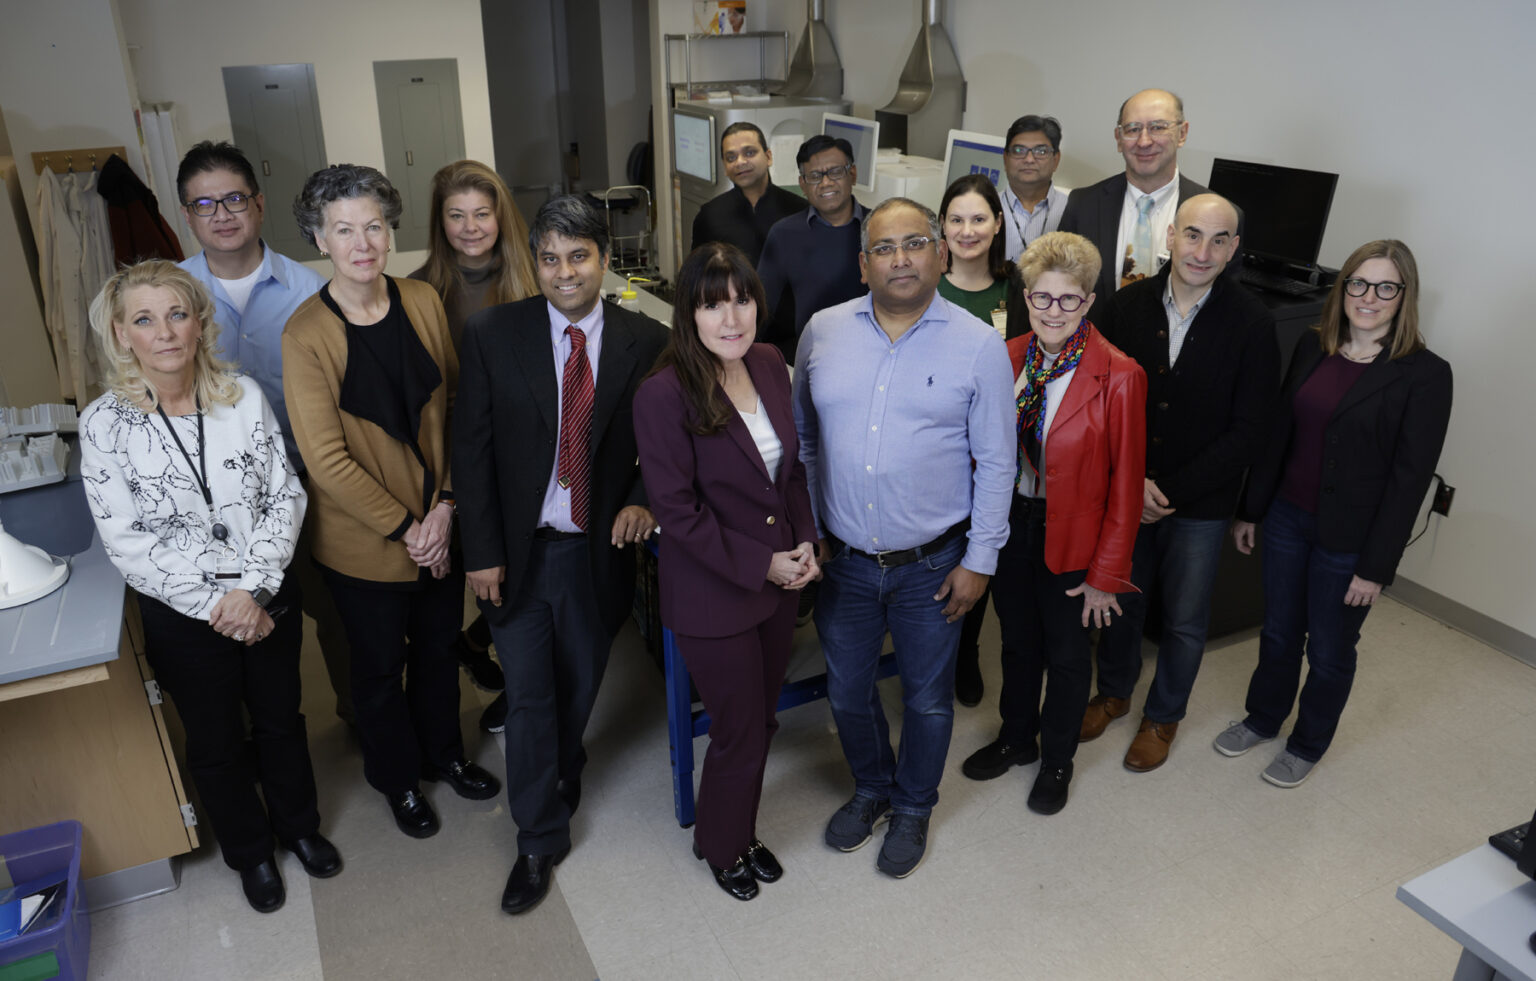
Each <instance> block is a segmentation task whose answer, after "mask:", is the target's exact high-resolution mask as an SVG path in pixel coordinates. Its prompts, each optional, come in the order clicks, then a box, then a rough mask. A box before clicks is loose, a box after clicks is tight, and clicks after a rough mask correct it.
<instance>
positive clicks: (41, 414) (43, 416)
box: [0, 402, 80, 436]
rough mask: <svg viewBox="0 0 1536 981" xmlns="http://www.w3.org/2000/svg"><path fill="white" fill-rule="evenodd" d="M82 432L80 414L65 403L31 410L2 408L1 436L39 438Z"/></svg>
mask: <svg viewBox="0 0 1536 981" xmlns="http://www.w3.org/2000/svg"><path fill="white" fill-rule="evenodd" d="M79 431H80V414H79V413H78V412H76V411H75V407H74V406H72V405H66V404H64V403H63V402H42V403H39V404H37V405H34V406H32V407H31V408H27V409H22V408H18V407H16V406H6V407H4V408H0V436H38V435H41V434H43V433H74V432H79Z"/></svg>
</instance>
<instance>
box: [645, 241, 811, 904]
mask: <svg viewBox="0 0 1536 981" xmlns="http://www.w3.org/2000/svg"><path fill="white" fill-rule="evenodd" d="M765 313H766V305H765V304H764V303H763V287H762V284H761V283H760V282H759V281H758V278H757V274H756V273H755V272H753V271H752V265H751V263H750V262H748V261H747V257H746V255H745V254H744V253H743V252H742V251H741V250H740V249H738V248H736V247H735V246H734V245H726V244H724V243H721V242H712V243H709V244H707V245H702V246H700V247H699V248H697V249H695V250H694V251H693V253H692V254H691V255H690V256H688V258H687V259H685V260H684V261H683V265H682V268H681V269H679V270H678V272H677V299H676V301H675V304H674V307H673V314H672V336H671V338H670V340H669V341H668V343H667V347H666V349H665V350H664V351H662V353H661V357H660V358H658V359H657V360H656V368H655V370H654V371H653V372H652V373H651V376H650V377H649V378H647V379H646V380H645V381H644V382H643V383H642V384H641V385H640V388H639V389H638V390H637V391H636V392H635V408H634V413H635V443H636V444H637V446H638V447H639V451H640V475H641V477H642V478H643V479H644V480H645V489H646V494H647V496H648V497H649V499H650V502H651V510H652V511H653V512H654V513H655V515H656V520H657V522H658V523H659V524H660V525H661V568H660V579H661V619H662V622H663V623H665V624H666V625H667V626H668V627H670V628H671V630H672V633H673V636H674V637H675V638H676V640H677V649H678V652H679V653H680V654H682V656H683V661H684V663H685V664H687V665H688V671H689V673H690V674H692V675H693V680H694V682H695V683H696V684H697V685H698V688H699V695H700V696H701V697H702V698H703V700H704V707H705V709H707V710H708V711H709V714H710V717H711V719H712V721H711V723H710V728H709V752H708V753H707V754H705V756H704V775H703V777H702V779H701V780H700V783H699V817H698V822H697V825H696V826H695V829H694V846H693V853H694V854H695V855H696V856H698V857H699V858H701V859H705V860H707V861H708V863H709V867H710V869H711V870H712V871H713V872H714V875H715V881H716V882H717V883H719V885H720V887H721V888H722V889H724V890H725V891H726V892H727V893H729V894H731V895H732V896H734V897H736V898H737V899H751V898H752V897H754V896H756V895H757V883H758V882H759V881H761V882H773V881H775V880H776V879H778V878H779V876H780V875H782V874H783V869H782V868H781V867H780V866H779V862H778V859H776V858H775V857H774V855H773V853H772V852H770V851H769V850H768V848H767V846H765V845H764V844H763V843H762V842H761V841H760V840H758V837H757V805H758V800H759V799H760V798H761V797H762V793H763V769H764V767H765V766H766V765H767V762H768V744H769V742H770V741H771V740H772V738H773V734H774V732H775V731H777V729H778V728H779V723H778V720H777V718H776V717H775V714H774V711H775V709H776V707H777V705H778V701H779V689H780V688H781V687H783V684H784V672H785V669H786V667H787V666H788V664H789V653H790V645H791V639H792V635H793V634H794V630H795V607H796V600H797V599H798V592H797V591H798V590H800V589H801V588H803V587H804V586H805V584H806V583H808V582H810V581H811V580H813V579H817V578H819V577H820V576H821V571H820V568H819V567H818V566H817V563H816V558H815V555H814V550H813V549H812V547H811V543H812V542H813V541H815V539H816V528H815V522H814V520H813V519H812V516H811V498H810V494H809V492H808V491H807V489H806V483H805V467H804V466H803V465H802V464H801V463H800V459H799V442H798V440H797V439H796V437H795V419H794V411H793V409H792V407H791V405H790V394H789V392H790V390H789V372H788V371H787V370H786V368H785V366H784V357H783V355H781V354H780V353H779V349H778V348H777V347H775V346H773V345H772V344H758V343H754V340H755V338H756V335H757V330H758V328H759V327H760V326H762V318H763V317H764V316H765Z"/></svg>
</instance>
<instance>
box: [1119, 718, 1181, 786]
mask: <svg viewBox="0 0 1536 981" xmlns="http://www.w3.org/2000/svg"><path fill="white" fill-rule="evenodd" d="M1178 734H1179V724H1178V723H1177V722H1153V721H1152V720H1151V719H1149V718H1147V717H1146V716H1142V717H1141V728H1140V729H1138V730H1136V738H1135V739H1133V740H1131V748H1130V749H1128V750H1126V751H1125V768H1126V769H1127V770H1134V771H1135V772H1137V773H1146V772H1147V771H1148V770H1155V769H1157V768H1158V767H1160V766H1162V765H1163V763H1165V762H1166V761H1167V759H1168V748H1169V747H1170V746H1172V745H1173V737H1174V736H1176V735H1178Z"/></svg>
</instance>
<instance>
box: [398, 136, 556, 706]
mask: <svg viewBox="0 0 1536 981" xmlns="http://www.w3.org/2000/svg"><path fill="white" fill-rule="evenodd" d="M432 214H433V215H434V216H435V219H436V220H434V221H433V222H432V224H431V226H430V231H429V233H428V239H427V241H428V244H429V248H430V251H429V252H428V254H427V261H426V262H425V263H424V264H422V266H421V268H420V269H417V270H416V271H415V272H413V273H411V275H410V278H411V279H419V280H421V281H423V282H425V283H427V284H429V285H430V286H431V287H432V288H433V289H434V290H436V291H437V295H438V297H439V298H440V299H441V300H442V301H443V310H444V312H445V313H446V314H447V316H448V332H449V334H451V335H452V337H453V347H454V350H455V351H457V350H458V348H459V339H460V338H461V337H462V336H463V335H464V321H466V320H468V319H469V318H470V316H471V315H473V314H476V313H479V312H480V311H481V310H484V309H485V308H486V307H492V306H496V305H497V304H500V303H511V302H513V301H514V300H521V299H523V298H524V297H528V296H532V295H534V294H535V293H537V292H538V291H539V284H538V280H537V278H536V277H535V276H534V271H533V255H532V253H530V252H529V251H528V226H527V224H526V223H525V222H524V221H523V216H522V215H521V214H519V213H518V210H517V205H516V203H515V202H513V200H512V192H511V191H509V190H508V189H507V185H506V183H505V182H504V181H502V179H501V176H500V175H499V174H497V173H496V171H494V170H492V169H491V168H489V167H487V166H486V165H485V164H483V163H481V162H480V161H478V160H459V161H455V162H454V163H451V164H448V165H447V166H446V167H443V168H442V169H441V170H439V171H438V172H437V173H436V174H434V175H432ZM490 646H491V628H490V626H489V625H487V624H486V622H485V617H483V616H477V617H475V619H474V622H473V623H471V624H470V625H469V627H468V628H467V629H465V630H464V631H463V632H462V633H461V634H459V640H458V643H457V644H456V645H455V654H457V656H458V659H459V664H460V665H461V666H462V667H463V668H464V670H465V671H467V672H468V673H469V677H470V679H471V680H472V681H473V682H474V683H475V685H476V686H477V687H479V688H482V689H484V690H486V691H498V692H499V691H501V689H502V686H503V685H504V684H505V683H506V682H505V678H504V677H503V675H502V671H501V668H499V667H498V666H497V665H496V662H495V661H493V660H492V659H491V655H490V651H489V648H490ZM506 715H507V699H506V695H505V694H502V695H498V696H497V697H496V700H495V701H493V702H492V703H491V704H490V705H489V706H487V707H486V709H485V712H484V713H483V714H482V715H481V716H480V725H481V727H482V728H483V729H485V730H486V731H488V732H500V731H501V730H502V729H503V728H505V725H506Z"/></svg>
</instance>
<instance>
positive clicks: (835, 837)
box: [794, 198, 1015, 879]
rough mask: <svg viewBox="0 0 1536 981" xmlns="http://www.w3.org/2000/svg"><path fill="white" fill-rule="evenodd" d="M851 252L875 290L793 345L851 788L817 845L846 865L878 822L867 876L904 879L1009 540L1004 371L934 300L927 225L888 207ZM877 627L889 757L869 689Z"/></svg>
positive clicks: (978, 337)
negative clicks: (887, 668)
mask: <svg viewBox="0 0 1536 981" xmlns="http://www.w3.org/2000/svg"><path fill="white" fill-rule="evenodd" d="M860 250H861V251H859V252H858V263H859V268H860V270H861V271H862V273H863V279H864V282H866V283H868V284H869V292H868V294H867V295H864V296H861V297H858V298H857V299H853V300H849V301H847V302H845V303H841V304H839V305H837V306H834V307H831V308H829V309H825V310H822V311H821V312H819V313H817V314H816V315H815V316H814V317H812V318H811V322H810V323H809V324H808V325H807V326H806V328H805V333H804V334H803V335H802V336H801V338H800V350H799V354H798V358H797V361H796V366H795V380H794V399H795V429H796V431H797V433H798V434H799V437H800V459H801V461H802V462H804V464H805V471H806V480H807V483H808V484H809V486H810V491H811V502H812V506H813V510H814V512H815V515H816V521H817V528H818V531H819V533H820V535H821V541H820V543H819V545H818V552H819V553H820V557H821V562H822V569H823V570H824V576H825V577H824V579H823V581H822V587H821V600H820V602H819V603H818V604H817V607H816V630H817V633H818V634H819V635H820V637H821V645H822V651H823V653H824V654H825V656H826V661H827V700H828V702H829V703H830V705H831V708H832V718H833V719H834V720H835V721H836V722H837V732H838V739H839V740H840V741H841V743H842V747H843V755H844V756H845V757H846V758H847V760H848V766H849V769H850V770H851V771H852V774H853V779H854V792H853V796H852V798H850V799H849V801H848V802H847V803H846V804H844V805H843V806H842V807H841V808H840V809H839V810H838V811H837V812H836V813H835V814H833V815H832V819H831V821H830V822H829V823H828V825H827V829H826V833H825V839H826V842H827V844H828V845H829V846H831V847H833V848H835V849H837V850H839V851H844V852H851V851H854V850H856V849H858V848H860V847H862V846H863V845H864V844H865V842H867V841H869V839H870V837H871V836H872V834H873V830H874V826H875V825H876V824H878V823H880V822H882V821H884V820H885V819H886V818H887V817H889V818H890V825H889V827H888V829H887V830H886V835H885V843H884V845H883V846H882V847H881V849H880V856H879V859H878V860H877V861H876V867H877V868H878V869H879V870H880V871H882V872H884V873H885V874H886V875H889V876H892V877H894V878H898V879H900V878H905V877H906V876H907V875H910V874H911V873H912V872H913V871H914V870H915V869H916V868H917V866H918V864H919V863H920V862H921V861H922V859H923V855H924V854H925V852H926V849H927V840H928V820H929V816H930V815H931V813H932V811H933V807H934V805H935V804H936V803H937V802H938V799H939V779H940V777H941V776H943V773H944V759H945V757H946V756H947V755H948V752H949V742H950V735H951V732H952V730H953V727H954V711H955V710H954V684H955V654H956V649H957V647H958V645H959V641H960V629H961V621H962V620H963V618H964V617H965V614H966V612H967V611H968V610H969V609H970V608H971V606H972V605H973V604H975V602H976V600H977V599H978V598H979V597H980V596H981V594H982V591H983V590H984V589H985V588H986V585H987V581H988V579H989V577H990V576H991V575H992V572H993V570H994V569H995V567H996V564H997V553H998V550H999V549H1001V548H1002V546H1003V543H1004V542H1006V541H1007V539H1008V507H1009V495H1010V493H1011V487H1012V485H1013V479H1014V455H1015V448H1014V441H1013V417H1014V412H1013V409H1014V406H1013V375H1012V370H1011V365H1010V362H1009V360H1008V352H1007V349H1006V348H1005V347H1004V346H1003V339H1002V338H1001V337H999V336H998V333H997V331H996V330H994V329H993V328H992V326H991V325H990V324H984V323H982V322H981V321H980V320H978V319H976V317H974V316H972V315H971V314H970V313H968V312H966V311H965V310H964V309H963V308H961V307H959V306H956V305H955V304H953V303H950V302H949V301H948V300H946V299H944V298H943V297H941V296H939V295H938V286H939V277H940V276H942V275H943V274H944V267H945V265H946V261H945V260H946V259H947V257H948V255H947V250H946V246H945V243H944V238H943V235H942V233H941V232H940V230H939V220H938V217H937V216H936V215H935V214H934V213H933V212H932V211H929V210H928V209H927V208H925V207H923V206H922V205H920V204H918V203H916V202H914V201H910V200H908V199H906V198H891V199H889V200H887V201H884V202H882V203H881V204H880V205H879V206H878V207H877V208H875V209H874V210H873V211H871V212H870V214H869V217H868V218H867V219H865V221H864V227H863V238H862V241H861V242H860ZM973 460H974V461H975V467H974V469H973V468H972V461H973ZM888 631H889V633H890V635H891V640H892V643H893V645H894V646H895V651H896V664H897V669H898V671H899V673H900V675H901V699H902V705H903V714H902V723H901V740H900V745H899V748H898V750H897V751H896V752H895V753H892V751H891V745H890V729H889V725H888V724H887V722H886V718H885V712H884V710H883V709H882V708H881V707H880V695H879V693H878V691H877V689H876V686H875V680H876V679H875V675H876V668H877V665H878V661H879V657H880V651H881V648H882V646H883V645H884V642H885V635H886V633H887V632H888Z"/></svg>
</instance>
